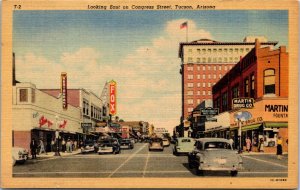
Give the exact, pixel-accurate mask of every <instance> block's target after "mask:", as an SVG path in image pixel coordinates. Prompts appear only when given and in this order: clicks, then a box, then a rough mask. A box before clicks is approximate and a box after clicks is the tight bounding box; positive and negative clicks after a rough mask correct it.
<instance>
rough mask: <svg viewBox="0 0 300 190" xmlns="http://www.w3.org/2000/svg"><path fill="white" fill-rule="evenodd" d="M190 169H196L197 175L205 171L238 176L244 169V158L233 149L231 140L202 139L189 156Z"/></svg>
mask: <svg viewBox="0 0 300 190" xmlns="http://www.w3.org/2000/svg"><path fill="white" fill-rule="evenodd" d="M188 164H189V167H190V168H196V172H197V174H202V175H203V172H204V171H228V172H230V174H231V176H236V175H237V174H238V171H239V170H241V169H242V164H243V161H242V157H241V156H240V155H239V154H238V153H237V151H234V150H233V149H232V145H231V143H230V141H229V140H227V139H222V138H200V139H197V140H196V142H195V148H194V150H193V151H192V152H190V153H189V154H188Z"/></svg>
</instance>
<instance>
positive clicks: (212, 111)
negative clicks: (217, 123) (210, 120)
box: [200, 107, 219, 116]
mask: <svg viewBox="0 0 300 190" xmlns="http://www.w3.org/2000/svg"><path fill="white" fill-rule="evenodd" d="M200 111H201V115H204V116H215V115H218V114H219V108H212V107H207V108H205V109H201V110H200Z"/></svg>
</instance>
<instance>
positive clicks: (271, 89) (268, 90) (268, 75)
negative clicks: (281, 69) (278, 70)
mask: <svg viewBox="0 0 300 190" xmlns="http://www.w3.org/2000/svg"><path fill="white" fill-rule="evenodd" d="M264 94H275V69H266V70H265V71H264Z"/></svg>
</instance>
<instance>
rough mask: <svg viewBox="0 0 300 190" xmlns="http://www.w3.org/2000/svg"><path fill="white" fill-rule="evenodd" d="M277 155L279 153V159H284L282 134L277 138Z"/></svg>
mask: <svg viewBox="0 0 300 190" xmlns="http://www.w3.org/2000/svg"><path fill="white" fill-rule="evenodd" d="M276 155H277V159H279V160H281V159H282V139H281V137H280V136H278V139H277V152H276Z"/></svg>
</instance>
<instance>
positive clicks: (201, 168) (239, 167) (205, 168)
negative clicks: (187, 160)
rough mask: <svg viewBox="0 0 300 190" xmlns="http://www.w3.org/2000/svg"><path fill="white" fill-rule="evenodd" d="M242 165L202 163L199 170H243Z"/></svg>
mask: <svg viewBox="0 0 300 190" xmlns="http://www.w3.org/2000/svg"><path fill="white" fill-rule="evenodd" d="M241 168H242V167H241V166H238V167H235V166H234V167H233V166H232V167H228V166H224V167H222V166H209V165H202V166H201V165H200V166H199V168H198V169H199V170H205V171H239V170H241Z"/></svg>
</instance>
